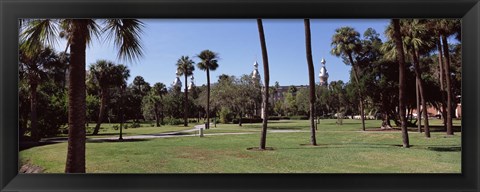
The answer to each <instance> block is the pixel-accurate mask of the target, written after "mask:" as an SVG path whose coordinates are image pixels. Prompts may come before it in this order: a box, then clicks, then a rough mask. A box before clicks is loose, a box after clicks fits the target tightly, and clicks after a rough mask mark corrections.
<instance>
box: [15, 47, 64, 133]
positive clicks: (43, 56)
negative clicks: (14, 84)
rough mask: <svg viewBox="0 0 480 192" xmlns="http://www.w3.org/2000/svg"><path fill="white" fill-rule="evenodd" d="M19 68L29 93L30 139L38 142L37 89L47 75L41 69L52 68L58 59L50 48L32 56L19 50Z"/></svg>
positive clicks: (58, 61)
mask: <svg viewBox="0 0 480 192" xmlns="http://www.w3.org/2000/svg"><path fill="white" fill-rule="evenodd" d="M19 55H20V59H19V62H20V66H19V67H20V68H21V72H23V74H22V76H24V78H25V79H27V80H28V83H29V91H30V130H31V137H32V139H33V140H34V141H38V140H39V139H40V137H41V135H40V133H39V131H38V127H37V124H38V120H37V91H38V90H37V89H38V86H39V84H40V83H41V81H42V79H44V78H45V76H46V75H47V74H46V73H45V71H43V70H42V69H48V68H52V67H54V65H55V64H57V63H61V62H60V57H59V56H58V55H57V54H56V53H55V52H54V51H53V50H52V49H50V48H48V47H47V48H42V49H40V50H38V51H37V53H34V54H27V53H25V50H23V49H22V47H21V49H20V54H19Z"/></svg>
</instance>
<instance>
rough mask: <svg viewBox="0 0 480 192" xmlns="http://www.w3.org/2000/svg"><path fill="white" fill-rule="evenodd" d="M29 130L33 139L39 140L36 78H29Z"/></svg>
mask: <svg viewBox="0 0 480 192" xmlns="http://www.w3.org/2000/svg"><path fill="white" fill-rule="evenodd" d="M30 81H31V83H30V130H31V133H32V139H33V140H34V141H38V140H40V131H39V130H38V119H37V87H38V83H37V80H36V79H31V80H30Z"/></svg>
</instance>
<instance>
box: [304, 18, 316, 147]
mask: <svg viewBox="0 0 480 192" xmlns="http://www.w3.org/2000/svg"><path fill="white" fill-rule="evenodd" d="M304 24H305V47H306V56H307V64H308V81H309V86H310V87H309V88H310V93H309V100H310V144H312V145H317V139H316V136H315V74H314V73H315V69H314V66H313V58H312V39H311V34H310V20H309V19H305V20H304Z"/></svg>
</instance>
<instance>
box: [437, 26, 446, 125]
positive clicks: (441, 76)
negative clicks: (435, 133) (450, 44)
mask: <svg viewBox="0 0 480 192" xmlns="http://www.w3.org/2000/svg"><path fill="white" fill-rule="evenodd" d="M441 38H442V37H441V35H440V34H439V35H438V40H437V49H438V67H439V70H440V73H439V82H440V90H441V95H442V121H443V127H444V128H445V129H446V128H447V113H446V110H447V109H446V105H447V103H446V95H445V85H444V83H445V82H444V81H445V78H444V74H445V72H444V70H443V49H442V44H441V43H440V40H441Z"/></svg>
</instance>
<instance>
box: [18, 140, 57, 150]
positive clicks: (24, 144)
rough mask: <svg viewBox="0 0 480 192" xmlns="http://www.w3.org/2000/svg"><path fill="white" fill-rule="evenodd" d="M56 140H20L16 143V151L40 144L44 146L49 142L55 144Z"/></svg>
mask: <svg viewBox="0 0 480 192" xmlns="http://www.w3.org/2000/svg"><path fill="white" fill-rule="evenodd" d="M56 143H58V142H33V141H27V142H25V141H20V143H19V145H18V151H23V150H27V149H30V148H34V147H40V146H45V145H51V144H56Z"/></svg>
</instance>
